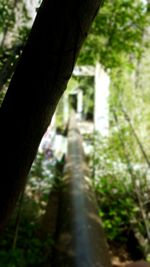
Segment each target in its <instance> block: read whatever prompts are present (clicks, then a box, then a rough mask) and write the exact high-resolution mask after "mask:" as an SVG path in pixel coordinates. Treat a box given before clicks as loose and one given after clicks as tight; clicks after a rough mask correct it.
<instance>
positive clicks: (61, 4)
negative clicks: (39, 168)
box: [0, 0, 102, 232]
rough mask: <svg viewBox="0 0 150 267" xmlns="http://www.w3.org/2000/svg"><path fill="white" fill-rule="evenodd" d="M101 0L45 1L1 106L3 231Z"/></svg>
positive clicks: (0, 217)
mask: <svg viewBox="0 0 150 267" xmlns="http://www.w3.org/2000/svg"><path fill="white" fill-rule="evenodd" d="M101 2H102V1H101V0H64V1H62V0H44V1H43V3H42V5H41V7H40V8H39V11H38V14H37V17H36V19H35V22H34V25H33V27H32V30H31V33H30V36H29V39H28V41H27V44H26V46H25V48H24V51H23V53H22V56H21V59H20V61H19V62H18V65H17V67H16V70H15V73H14V75H13V77H12V80H11V83H10V86H9V89H8V91H7V94H6V96H5V99H4V101H3V103H2V106H1V109H0V125H1V131H0V142H1V144H0V163H1V175H0V176H1V177H0V178H1V180H0V232H3V230H4V226H5V225H6V223H7V221H8V218H9V217H10V215H11V213H12V211H13V208H14V206H15V203H16V201H17V198H18V196H19V194H20V192H21V191H22V190H23V187H24V185H25V183H26V177H27V175H28V172H29V170H30V167H31V164H32V162H33V160H34V157H35V155H36V152H37V149H38V146H39V143H40V140H41V138H42V136H43V134H44V132H45V130H46V128H47V127H48V125H49V123H50V121H51V118H52V115H53V113H54V111H55V108H56V105H57V103H58V101H59V99H60V97H61V95H62V93H63V92H64V90H65V88H66V86H67V82H68V80H69V78H70V76H71V73H72V70H73V67H74V64H75V61H76V58H77V56H78V53H79V50H80V48H81V45H82V43H83V41H84V39H85V38H86V36H87V31H88V29H89V27H90V25H91V23H92V21H93V19H94V17H95V15H96V13H97V11H98V8H99V6H100V3H101Z"/></svg>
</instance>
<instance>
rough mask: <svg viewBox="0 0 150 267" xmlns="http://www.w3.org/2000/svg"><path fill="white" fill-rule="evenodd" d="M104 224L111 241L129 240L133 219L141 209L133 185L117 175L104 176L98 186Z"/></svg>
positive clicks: (100, 213)
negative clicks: (127, 183)
mask: <svg viewBox="0 0 150 267" xmlns="http://www.w3.org/2000/svg"><path fill="white" fill-rule="evenodd" d="M96 191H97V194H98V198H99V206H100V212H99V215H100V217H101V218H102V222H103V226H104V229H105V231H106V234H107V238H108V240H110V241H116V242H118V241H119V242H124V243H125V242H127V240H128V231H129V228H130V224H131V221H132V220H133V218H134V216H136V215H137V211H138V210H139V209H138V207H136V199H135V198H133V196H134V192H133V188H132V186H131V185H130V186H128V188H127V187H125V184H124V183H123V180H121V179H120V180H119V179H118V178H117V177H111V176H107V177H103V178H101V179H100V182H99V183H98V184H97V186H96Z"/></svg>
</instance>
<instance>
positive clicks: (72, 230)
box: [52, 115, 110, 267]
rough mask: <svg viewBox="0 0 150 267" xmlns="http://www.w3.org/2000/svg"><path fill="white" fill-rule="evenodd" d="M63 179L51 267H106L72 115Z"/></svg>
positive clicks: (103, 244)
mask: <svg viewBox="0 0 150 267" xmlns="http://www.w3.org/2000/svg"><path fill="white" fill-rule="evenodd" d="M63 177H64V178H63V182H62V186H61V192H60V198H59V208H58V216H57V231H56V233H57V234H56V237H55V242H56V244H55V251H54V256H53V264H52V266H53V267H109V266H110V260H109V254H108V249H107V244H106V240H105V235H104V232H103V229H102V225H101V221H100V218H99V216H98V208H97V204H96V199H95V195H94V191H93V187H92V180H91V179H90V176H89V170H88V167H87V164H86V162H85V156H84V151H83V147H82V137H81V134H80V132H79V129H78V126H77V123H76V120H75V115H72V116H71V118H70V121H69V126H68V149H67V155H66V159H65V166H64V176H63Z"/></svg>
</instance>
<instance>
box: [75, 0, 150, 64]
mask: <svg viewBox="0 0 150 267" xmlns="http://www.w3.org/2000/svg"><path fill="white" fill-rule="evenodd" d="M146 24H147V19H146V10H145V6H144V4H143V2H142V1H137V0H134V1H130V0H123V1H122V0H117V1H111V0H106V1H104V5H103V7H102V8H101V10H100V12H99V14H98V15H97V17H96V19H95V21H94V23H93V26H92V29H91V32H90V34H89V36H88V38H87V41H86V42H85V45H84V46H83V49H82V52H81V55H80V58H79V63H80V64H93V63H94V62H95V61H100V62H101V63H102V64H103V66H105V67H106V68H114V67H117V66H121V65H124V64H125V63H126V64H129V61H128V59H129V56H131V57H130V64H132V58H133V57H135V56H136V57H139V56H140V55H141V50H142V48H141V42H142V36H143V30H144V27H145V26H146Z"/></svg>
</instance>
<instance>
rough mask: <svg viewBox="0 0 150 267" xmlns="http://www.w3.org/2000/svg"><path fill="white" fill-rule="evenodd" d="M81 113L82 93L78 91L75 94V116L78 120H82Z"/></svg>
mask: <svg viewBox="0 0 150 267" xmlns="http://www.w3.org/2000/svg"><path fill="white" fill-rule="evenodd" d="M82 111H83V92H82V90H80V89H79V90H78V94H77V116H78V119H80V120H81V119H82Z"/></svg>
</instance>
